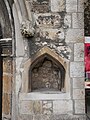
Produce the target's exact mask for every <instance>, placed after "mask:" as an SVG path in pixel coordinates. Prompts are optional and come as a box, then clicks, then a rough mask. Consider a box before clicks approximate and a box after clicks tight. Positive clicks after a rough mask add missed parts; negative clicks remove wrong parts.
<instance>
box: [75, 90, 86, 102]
mask: <svg viewBox="0 0 90 120" xmlns="http://www.w3.org/2000/svg"><path fill="white" fill-rule="evenodd" d="M73 99H83V100H84V99H85V90H84V89H74V90H73Z"/></svg>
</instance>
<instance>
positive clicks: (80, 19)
mask: <svg viewBox="0 0 90 120" xmlns="http://www.w3.org/2000/svg"><path fill="white" fill-rule="evenodd" d="M72 27H73V28H82V29H84V14H83V13H72Z"/></svg>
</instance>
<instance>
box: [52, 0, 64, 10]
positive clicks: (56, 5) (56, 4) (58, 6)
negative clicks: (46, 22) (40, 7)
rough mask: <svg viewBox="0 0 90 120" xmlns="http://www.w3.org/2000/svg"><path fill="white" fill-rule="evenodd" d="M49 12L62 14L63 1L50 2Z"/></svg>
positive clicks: (54, 0) (53, 0)
mask: <svg viewBox="0 0 90 120" xmlns="http://www.w3.org/2000/svg"><path fill="white" fill-rule="evenodd" d="M51 11H52V12H63V11H65V1H64V0H57V1H56V0H51Z"/></svg>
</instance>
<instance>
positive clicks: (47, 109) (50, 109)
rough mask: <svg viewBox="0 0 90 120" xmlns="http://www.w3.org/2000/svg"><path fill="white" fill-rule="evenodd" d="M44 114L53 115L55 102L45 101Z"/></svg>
mask: <svg viewBox="0 0 90 120" xmlns="http://www.w3.org/2000/svg"><path fill="white" fill-rule="evenodd" d="M42 109H43V114H52V113H53V102H52V101H43V106H42Z"/></svg>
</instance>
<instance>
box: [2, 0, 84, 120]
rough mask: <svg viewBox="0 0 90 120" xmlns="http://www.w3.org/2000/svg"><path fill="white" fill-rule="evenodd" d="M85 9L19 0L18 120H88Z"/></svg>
mask: <svg viewBox="0 0 90 120" xmlns="http://www.w3.org/2000/svg"><path fill="white" fill-rule="evenodd" d="M83 6H84V0H19V1H17V0H14V3H13V9H12V13H13V17H14V26H15V43H14V44H15V47H14V48H13V49H14V51H15V56H14V59H13V64H14V68H15V69H14V71H13V76H14V78H13V82H12V87H13V90H12V118H11V119H12V120H85V119H86V117H85V92H84V13H83V12H84V8H83ZM23 21H24V22H23ZM21 25H22V27H21ZM41 88H43V90H42V89H41ZM8 89H9V86H8ZM53 89H54V90H53ZM4 90H5V91H6V90H7V89H4ZM7 106H8V105H7ZM6 112H8V109H7V111H6Z"/></svg>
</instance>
